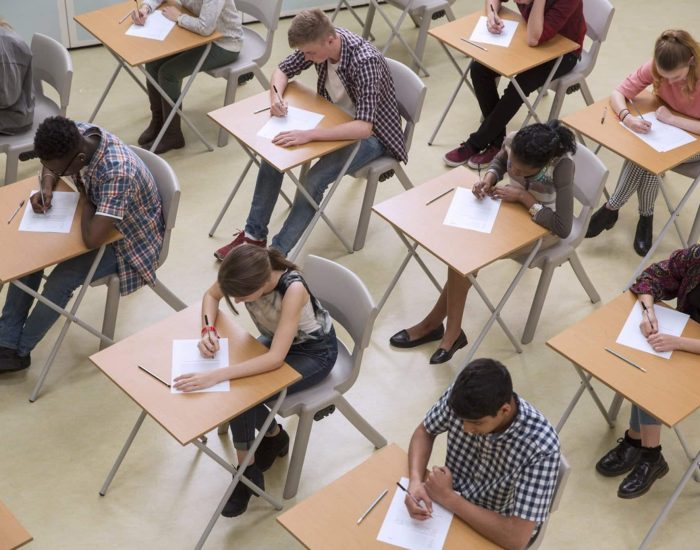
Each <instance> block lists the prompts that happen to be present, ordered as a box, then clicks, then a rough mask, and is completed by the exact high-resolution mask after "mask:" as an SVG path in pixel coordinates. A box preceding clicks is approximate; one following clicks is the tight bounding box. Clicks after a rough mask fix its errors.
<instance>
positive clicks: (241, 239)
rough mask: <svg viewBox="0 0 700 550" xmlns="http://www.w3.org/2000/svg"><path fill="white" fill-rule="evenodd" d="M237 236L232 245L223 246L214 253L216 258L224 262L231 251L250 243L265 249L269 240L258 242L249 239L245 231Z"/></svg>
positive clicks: (236, 234)
mask: <svg viewBox="0 0 700 550" xmlns="http://www.w3.org/2000/svg"><path fill="white" fill-rule="evenodd" d="M234 235H235V236H236V238H235V239H233V240H232V241H231V242H230V243H228V244H227V245H225V246H222V247H221V248H219V250H217V251H216V252H214V257H215V258H216V259H217V260H219V261H222V260H223V259H224V258H225V257H226V256H227V255H228V253H229V252H231V250H233V249H234V248H236V247H237V246H240V245H242V244H243V243H248V244H254V245H255V246H260V247H262V248H265V247H266V246H267V239H263V240H262V241H258V240H256V239H249V238H248V237H246V236H245V231H239V232H238V233H234Z"/></svg>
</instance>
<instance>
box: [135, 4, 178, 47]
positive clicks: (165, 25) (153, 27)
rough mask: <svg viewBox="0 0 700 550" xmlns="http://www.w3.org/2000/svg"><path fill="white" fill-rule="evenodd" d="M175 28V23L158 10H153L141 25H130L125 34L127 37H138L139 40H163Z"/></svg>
mask: <svg viewBox="0 0 700 550" xmlns="http://www.w3.org/2000/svg"><path fill="white" fill-rule="evenodd" d="M174 26H175V21H171V20H170V19H168V18H167V17H165V15H163V12H162V11H160V10H155V11H154V12H153V13H151V14H150V15H149V16H148V17H146V23H144V24H143V25H137V24H136V23H132V25H131V26H130V27H129V28H128V29H127V31H126V34H127V35H129V36H138V37H139V38H149V39H151V40H161V41H162V40H165V38H166V37H167V36H168V34H170V31H171V30H173V27H174Z"/></svg>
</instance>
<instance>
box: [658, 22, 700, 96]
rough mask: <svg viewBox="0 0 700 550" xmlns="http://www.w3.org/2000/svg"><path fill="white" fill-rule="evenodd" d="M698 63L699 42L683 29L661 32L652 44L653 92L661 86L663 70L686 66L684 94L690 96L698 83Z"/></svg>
mask: <svg viewBox="0 0 700 550" xmlns="http://www.w3.org/2000/svg"><path fill="white" fill-rule="evenodd" d="M698 63H700V44H698V43H697V42H696V41H695V39H694V38H693V37H692V36H691V35H690V33H688V32H687V31H684V30H673V29H671V30H667V31H664V32H662V33H661V36H659V38H657V39H656V44H654V63H652V65H651V75H652V78H653V80H654V93H658V90H659V86H661V81H662V80H663V78H662V76H661V75H660V74H659V69H661V70H663V71H675V70H676V69H680V68H681V67H685V66H688V77H687V79H686V81H685V86H683V91H684V92H685V94H686V95H688V96H692V95H693V94H694V92H695V86H696V85H697V83H698Z"/></svg>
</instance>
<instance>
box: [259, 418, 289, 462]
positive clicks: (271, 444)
mask: <svg viewBox="0 0 700 550" xmlns="http://www.w3.org/2000/svg"><path fill="white" fill-rule="evenodd" d="M288 452H289V435H287V432H285V431H284V428H283V427H282V426H280V431H279V433H278V434H277V435H274V436H272V437H267V436H266V437H263V440H262V441H261V442H260V445H259V446H258V448H257V450H256V451H255V464H256V465H257V467H258V468H260V471H261V472H265V471H267V470H269V469H270V466H272V463H273V462H274V461H275V459H276V458H277V457H278V456H285V455H286V454H287V453H288Z"/></svg>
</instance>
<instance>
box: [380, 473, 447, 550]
mask: <svg viewBox="0 0 700 550" xmlns="http://www.w3.org/2000/svg"><path fill="white" fill-rule="evenodd" d="M401 485H403V486H404V487H408V478H407V477H402V478H401ZM451 523H452V512H449V511H448V510H446V509H445V508H443V507H442V506H440V505H439V504H438V503H437V502H433V517H432V518H429V519H426V520H423V521H420V520H417V519H413V518H411V516H409V515H408V510H407V509H406V505H405V504H404V492H403V491H402V490H401V489H399V488H398V487H397V488H396V491H394V498H392V499H391V504H390V505H389V510H388V511H387V513H386V516H385V517H384V523H382V527H381V529H379V535H377V540H378V541H381V542H386V543H388V544H393V545H394V546H400V547H401V548H408V549H409V550H440V549H441V548H442V547H443V545H444V544H445V538H446V537H447V531H449V529H450V524H451Z"/></svg>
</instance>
